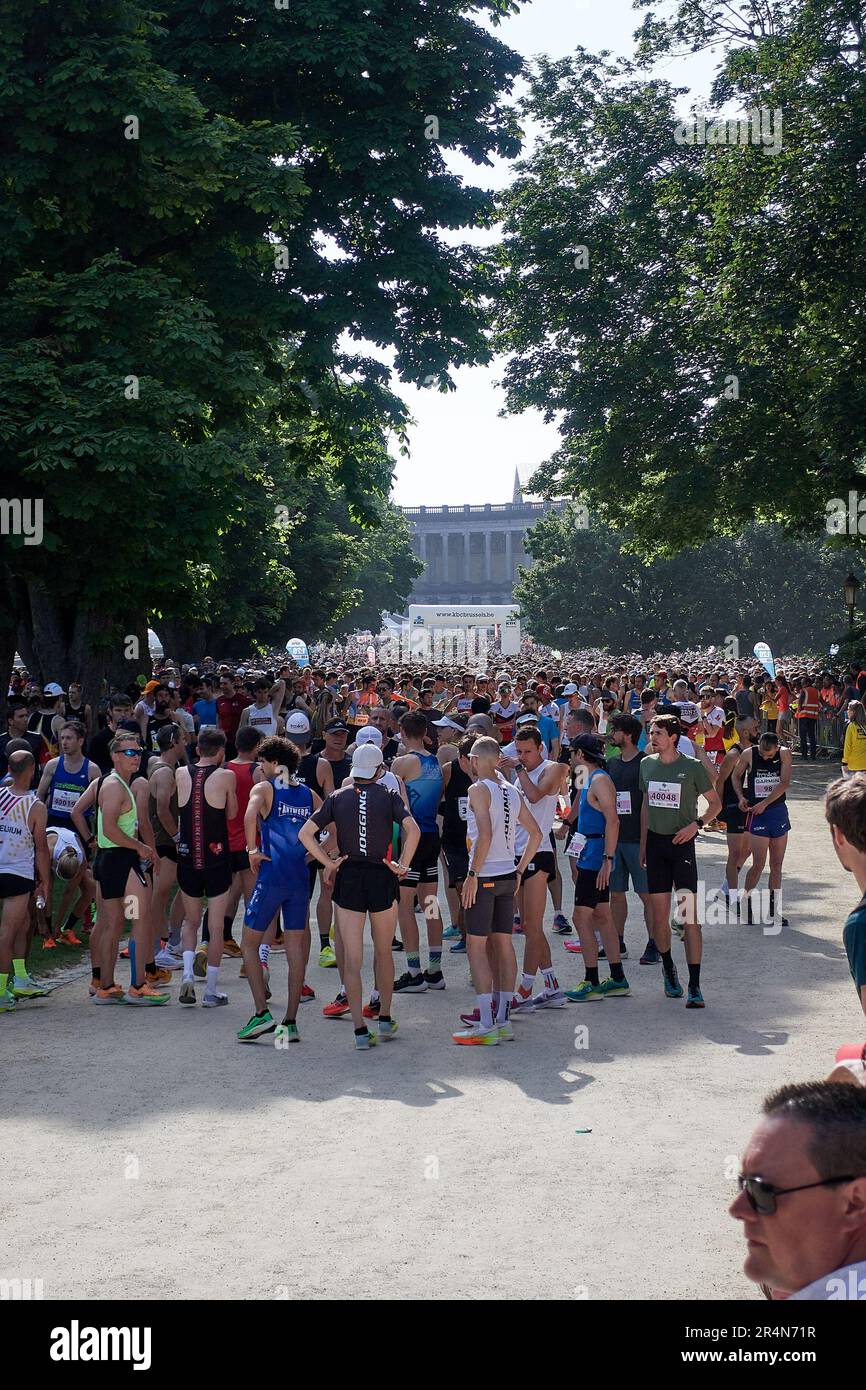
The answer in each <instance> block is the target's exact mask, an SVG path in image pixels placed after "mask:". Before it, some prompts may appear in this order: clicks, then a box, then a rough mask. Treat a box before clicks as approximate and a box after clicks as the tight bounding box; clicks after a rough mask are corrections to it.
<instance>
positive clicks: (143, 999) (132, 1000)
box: [124, 980, 171, 1004]
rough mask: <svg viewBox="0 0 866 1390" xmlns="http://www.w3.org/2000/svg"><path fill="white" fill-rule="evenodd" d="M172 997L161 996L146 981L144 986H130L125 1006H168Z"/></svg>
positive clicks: (125, 998)
mask: <svg viewBox="0 0 866 1390" xmlns="http://www.w3.org/2000/svg"><path fill="white" fill-rule="evenodd" d="M170 998H171V995H169V994H161V993H160V992H159V990H157V989H154V988H153V985H151V984H149V983H148V981H147V980H145V982H144V984H143V985H138V986H136V985H130V986H129V989H128V990H127V991H126V994H125V996H124V1003H125V1004H167V1003H168V1001H169V999H170Z"/></svg>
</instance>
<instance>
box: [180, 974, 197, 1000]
mask: <svg viewBox="0 0 866 1390" xmlns="http://www.w3.org/2000/svg"><path fill="white" fill-rule="evenodd" d="M178 998H179V1000H180V1002H181V1004H194V1003H195V985H194V984H193V982H192V980H184V981H183V982H182V983H181V987H180V994H179V995H178Z"/></svg>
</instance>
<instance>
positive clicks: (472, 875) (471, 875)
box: [466, 869, 478, 878]
mask: <svg viewBox="0 0 866 1390" xmlns="http://www.w3.org/2000/svg"><path fill="white" fill-rule="evenodd" d="M466 877H467V878H477V877H478V874H477V873H476V872H475V870H474V869H467V870H466Z"/></svg>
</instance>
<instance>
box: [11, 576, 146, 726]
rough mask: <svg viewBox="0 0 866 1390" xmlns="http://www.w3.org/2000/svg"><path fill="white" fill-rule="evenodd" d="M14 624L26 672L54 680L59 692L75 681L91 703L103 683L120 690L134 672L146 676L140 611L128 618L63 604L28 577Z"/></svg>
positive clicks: (144, 639)
mask: <svg viewBox="0 0 866 1390" xmlns="http://www.w3.org/2000/svg"><path fill="white" fill-rule="evenodd" d="M18 626H19V632H20V638H19V648H20V651H21V655H22V657H23V658H24V660H25V662H26V663H27V666H28V669H29V670H31V673H32V674H33V675H34V676H36V677H37V678H38V679H40V680H42V681H43V682H45V681H57V683H58V684H59V685H62V686H63V689H64V690H68V689H69V682H70V681H71V680H79V681H80V682H81V684H82V686H83V692H84V694H83V698H84V700H85V701H86V702H87V703H89V704H91V705H96V704H97V703H98V701H99V699H100V698H101V696H102V694H103V692H104V689H105V685H106V683H107V684H108V685H116V686H117V687H118V688H120V689H123V690H125V689H126V688H127V686H129V685H130V684H131V683H132V682H134V681H135V679H136V677H137V676H138V675H144V676H145V677H146V678H147V679H150V675H151V670H152V667H151V662H150V651H149V649H148V643H147V622H146V618H145V615H144V613H140V614H138V615H136V616H134V617H130V615H129V614H112V613H94V612H91V611H89V610H88V609H83V608H78V607H77V606H75V605H74V604H73V605H66V604H63V603H61V602H59V601H58V599H57V598H56V596H55V595H53V594H51V593H50V592H49V591H48V589H47V588H46V586H45V585H44V584H43V583H42V581H41V580H31V581H29V582H28V584H27V591H26V602H25V603H24V604H23V605H22V609H21V614H20V622H19V625H18ZM31 662H32V667H31Z"/></svg>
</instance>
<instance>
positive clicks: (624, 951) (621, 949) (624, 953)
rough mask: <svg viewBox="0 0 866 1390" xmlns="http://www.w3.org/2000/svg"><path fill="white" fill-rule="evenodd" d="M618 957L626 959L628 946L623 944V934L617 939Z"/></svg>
mask: <svg viewBox="0 0 866 1390" xmlns="http://www.w3.org/2000/svg"><path fill="white" fill-rule="evenodd" d="M619 958H620V960H628V947H627V946H626V944H625V937H624V936H621V937H620V939H619Z"/></svg>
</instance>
